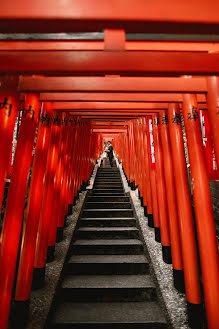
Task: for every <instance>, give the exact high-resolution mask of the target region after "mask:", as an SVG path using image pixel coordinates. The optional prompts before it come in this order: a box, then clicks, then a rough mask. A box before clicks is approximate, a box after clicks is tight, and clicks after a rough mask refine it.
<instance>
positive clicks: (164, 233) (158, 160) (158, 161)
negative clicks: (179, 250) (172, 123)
mask: <svg viewBox="0 0 219 329" xmlns="http://www.w3.org/2000/svg"><path fill="white" fill-rule="evenodd" d="M152 119H153V136H154V151H155V168H156V184H157V194H158V207H159V215H160V233H161V243H162V254H163V260H164V262H166V263H168V264H171V263H172V257H171V244H170V233H169V221H168V210H167V200H166V189H165V180H164V168H163V154H162V146H161V139H160V129H159V116H158V115H157V114H153V116H152Z"/></svg>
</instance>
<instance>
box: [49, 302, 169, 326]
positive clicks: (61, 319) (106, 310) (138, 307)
mask: <svg viewBox="0 0 219 329" xmlns="http://www.w3.org/2000/svg"><path fill="white" fill-rule="evenodd" d="M73 323H75V324H87V325H89V324H96V325H99V324H103V325H104V324H111V325H115V324H125V325H127V324H130V323H132V324H144V325H145V327H146V328H166V320H165V318H164V316H163V314H162V311H161V309H160V307H159V306H158V305H157V303H154V302H129V303H125V302H123V303H71V302H65V303H62V304H60V305H58V306H57V308H56V313H55V316H54V319H53V324H56V325H59V324H60V325H64V324H73ZM157 323H160V324H163V325H164V326H163V327H161V326H160V327H156V324H157ZM149 324H150V326H148V325H149ZM151 325H153V326H154V327H152V326H151ZM124 328H125V327H124Z"/></svg>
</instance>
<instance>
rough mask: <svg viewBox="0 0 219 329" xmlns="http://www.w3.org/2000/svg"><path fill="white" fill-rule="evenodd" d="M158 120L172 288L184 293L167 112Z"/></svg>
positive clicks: (160, 114) (160, 115)
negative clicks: (170, 256)
mask: <svg viewBox="0 0 219 329" xmlns="http://www.w3.org/2000/svg"><path fill="white" fill-rule="evenodd" d="M159 119H160V134H161V143H162V149H163V166H164V178H165V183H166V187H167V188H166V195H167V207H168V218H169V227H170V240H171V251H172V262H173V279H174V286H175V288H177V289H178V290H179V291H181V292H184V291H185V286H184V274H183V264H182V253H181V243H180V232H179V219H178V209H177V203H176V191H175V180H174V171H173V164H172V154H171V145H170V137H169V131H168V126H169V118H168V115H167V111H165V110H161V111H160V113H159Z"/></svg>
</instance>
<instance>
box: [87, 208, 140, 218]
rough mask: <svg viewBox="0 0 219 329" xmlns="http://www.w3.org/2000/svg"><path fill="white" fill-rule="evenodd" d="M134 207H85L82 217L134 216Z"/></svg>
mask: <svg viewBox="0 0 219 329" xmlns="http://www.w3.org/2000/svg"><path fill="white" fill-rule="evenodd" d="M133 216H134V214H133V210H132V209H84V210H83V213H82V217H83V218H85V217H93V218H98V217H100V218H102V217H106V218H113V217H133Z"/></svg>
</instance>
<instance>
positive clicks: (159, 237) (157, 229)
mask: <svg viewBox="0 0 219 329" xmlns="http://www.w3.org/2000/svg"><path fill="white" fill-rule="evenodd" d="M154 233H155V241H157V242H159V243H161V236H160V228H159V227H155V228H154Z"/></svg>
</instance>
